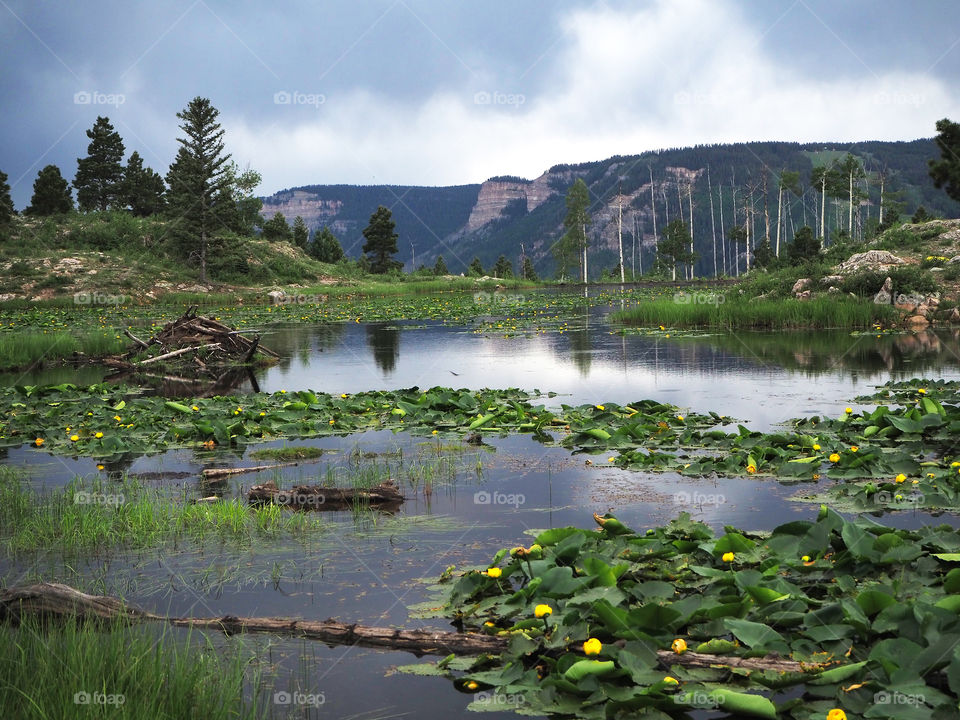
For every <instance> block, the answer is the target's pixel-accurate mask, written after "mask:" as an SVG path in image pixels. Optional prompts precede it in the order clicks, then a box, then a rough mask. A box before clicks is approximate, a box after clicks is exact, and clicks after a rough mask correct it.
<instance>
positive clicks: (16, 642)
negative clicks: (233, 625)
mask: <svg viewBox="0 0 960 720" xmlns="http://www.w3.org/2000/svg"><path fill="white" fill-rule="evenodd" d="M221 645H223V643H221ZM260 676H261V671H260V670H259V668H258V667H257V666H256V664H255V657H254V655H253V653H252V651H249V650H245V647H244V644H243V641H242V640H228V641H226V647H225V648H224V647H216V646H214V644H213V643H212V642H211V639H210V638H208V637H206V636H205V635H204V634H203V633H199V632H195V631H194V632H189V631H188V632H180V631H177V630H174V629H172V628H169V627H162V628H161V627H156V626H155V627H149V626H142V625H128V624H124V623H108V624H105V625H94V624H92V623H83V624H80V623H78V622H77V621H75V620H69V621H67V622H65V623H62V624H53V623H48V624H45V625H42V624H40V623H39V622H38V621H37V620H35V619H28V620H26V621H25V622H23V623H22V624H20V625H18V626H15V627H14V626H9V625H5V626H2V627H0V688H2V691H0V717H3V718H22V719H23V720H35V719H36V720H40V719H41V718H42V719H43V720H47V719H49V718H76V717H83V718H108V717H109V718H117V717H123V718H145V719H146V718H150V719H152V718H189V717H196V716H197V714H198V713H200V714H201V715H202V717H204V718H206V719H207V720H221V719H223V720H226V719H227V718H230V719H231V720H238V719H243V720H245V719H247V718H259V717H265V715H266V711H267V704H268V700H269V699H268V698H267V697H265V696H264V694H263V693H262V692H257V691H254V692H253V694H252V697H249V698H247V700H246V701H245V700H244V687H245V685H246V684H247V683H249V684H250V686H252V687H254V688H256V687H259V685H260ZM94 693H101V694H102V698H103V699H109V698H111V697H112V698H113V702H112V703H104V702H99V703H98V702H96V700H97V698H95V697H94ZM85 694H86V697H87V699H89V700H90V702H89V704H84V703H83V700H84V695H85ZM120 698H122V704H121V703H120Z"/></svg>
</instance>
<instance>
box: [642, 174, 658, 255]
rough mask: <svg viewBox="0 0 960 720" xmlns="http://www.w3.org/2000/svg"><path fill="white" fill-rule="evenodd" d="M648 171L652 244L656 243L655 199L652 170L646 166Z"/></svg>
mask: <svg viewBox="0 0 960 720" xmlns="http://www.w3.org/2000/svg"><path fill="white" fill-rule="evenodd" d="M647 170H649V171H650V214H651V215H652V216H653V243H654V245H656V243H657V198H656V195H654V193H653V188H654V185H653V168H652V167H650V166H649V165H647ZM640 252H641V253H643V243H640Z"/></svg>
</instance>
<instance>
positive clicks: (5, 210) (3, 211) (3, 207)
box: [0, 171, 17, 225]
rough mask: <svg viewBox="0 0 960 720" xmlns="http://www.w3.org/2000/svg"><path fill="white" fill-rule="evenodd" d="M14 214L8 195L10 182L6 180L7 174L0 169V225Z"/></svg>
mask: <svg viewBox="0 0 960 720" xmlns="http://www.w3.org/2000/svg"><path fill="white" fill-rule="evenodd" d="M16 214H17V211H16V210H15V209H14V207H13V199H12V198H11V197H10V184H9V183H8V182H7V174H6V173H5V172H2V171H0V225H6V224H7V223H8V222H10V220H12V219H13V216H14V215H16Z"/></svg>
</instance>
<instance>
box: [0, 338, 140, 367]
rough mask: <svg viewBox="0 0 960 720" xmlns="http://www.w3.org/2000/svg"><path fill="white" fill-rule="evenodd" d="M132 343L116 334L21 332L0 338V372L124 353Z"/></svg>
mask: <svg viewBox="0 0 960 720" xmlns="http://www.w3.org/2000/svg"><path fill="white" fill-rule="evenodd" d="M129 344H130V341H129V340H127V338H125V337H122V336H117V334H116V333H114V332H97V331H93V332H84V333H78V334H74V333H69V332H18V333H16V334H13V333H4V334H0V370H13V369H17V368H23V367H28V366H31V365H35V364H38V363H55V362H59V361H63V360H67V359H69V358H72V357H75V355H76V354H77V353H82V354H83V355H88V356H92V357H95V356H102V355H112V354H116V353H120V352H123V351H125V350H126V349H127V347H128V346H129Z"/></svg>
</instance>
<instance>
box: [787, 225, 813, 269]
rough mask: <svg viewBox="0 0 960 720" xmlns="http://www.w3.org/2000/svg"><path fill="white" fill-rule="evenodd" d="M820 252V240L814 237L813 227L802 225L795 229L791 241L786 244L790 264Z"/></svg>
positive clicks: (803, 260)
mask: <svg viewBox="0 0 960 720" xmlns="http://www.w3.org/2000/svg"><path fill="white" fill-rule="evenodd" d="M819 254H820V241H819V240H817V238H816V237H814V234H813V229H812V228H810V227H809V226H806V225H805V226H804V227H802V228H800V229H799V230H797V233H796V235H795V236H794V238H793V242H792V243H790V244H789V245H788V246H787V256H788V257H789V258H790V263H791V264H792V265H799V264H801V263H804V262H806V261H807V260H810V259H812V258H815V257H817V256H818V255H819Z"/></svg>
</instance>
